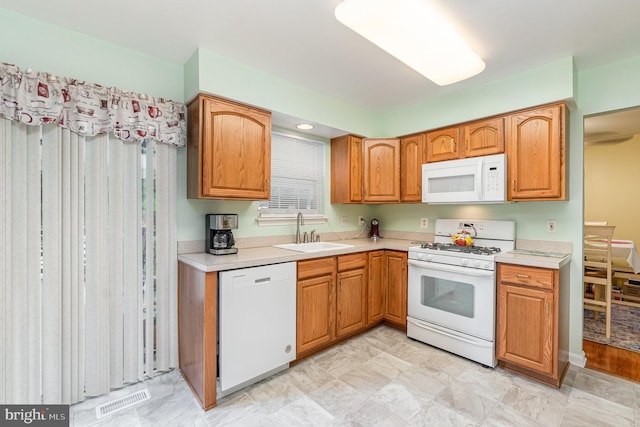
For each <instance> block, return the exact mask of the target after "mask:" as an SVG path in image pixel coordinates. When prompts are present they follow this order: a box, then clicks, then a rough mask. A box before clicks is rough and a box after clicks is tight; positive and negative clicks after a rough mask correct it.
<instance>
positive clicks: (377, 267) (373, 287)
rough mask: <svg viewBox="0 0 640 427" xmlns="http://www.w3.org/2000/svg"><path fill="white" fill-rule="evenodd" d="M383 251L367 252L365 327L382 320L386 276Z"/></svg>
mask: <svg viewBox="0 0 640 427" xmlns="http://www.w3.org/2000/svg"><path fill="white" fill-rule="evenodd" d="M384 261H385V256H384V251H373V252H369V283H367V295H368V297H367V325H371V324H374V323H376V322H379V321H381V320H382V319H383V318H384V302H385V300H384V295H385V293H386V287H385V284H386V280H384V276H385V274H386V268H385V262H384Z"/></svg>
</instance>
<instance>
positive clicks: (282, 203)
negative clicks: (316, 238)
mask: <svg viewBox="0 0 640 427" xmlns="http://www.w3.org/2000/svg"><path fill="white" fill-rule="evenodd" d="M324 165H325V162H324V143H323V142H320V141H313V140H310V139H306V138H300V137H296V136H291V135H286V134H283V133H279V132H272V133H271V199H270V200H267V201H263V202H260V203H259V205H258V209H259V212H260V215H261V216H264V215H278V216H287V215H290V216H293V215H295V214H297V213H298V212H299V211H301V212H302V213H304V214H322V213H324V212H323V209H324Z"/></svg>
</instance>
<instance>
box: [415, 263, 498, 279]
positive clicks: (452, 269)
mask: <svg viewBox="0 0 640 427" xmlns="http://www.w3.org/2000/svg"><path fill="white" fill-rule="evenodd" d="M407 264H409V265H412V266H414V267H418V268H423V269H429V270H435V271H446V272H449V273H458V274H465V275H467V276H476V277H479V276H481V277H494V276H495V271H494V270H482V269H479V268H466V267H458V266H457V265H448V264H437V263H432V262H428V261H418V260H415V259H410V260H408V261H407Z"/></svg>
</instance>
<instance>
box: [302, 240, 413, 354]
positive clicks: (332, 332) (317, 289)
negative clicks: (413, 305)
mask: <svg viewBox="0 0 640 427" xmlns="http://www.w3.org/2000/svg"><path fill="white" fill-rule="evenodd" d="M406 265H407V254H406V252H402V251H389V250H380V251H372V252H368V253H367V252H362V253H357V254H349V255H341V256H337V257H326V258H317V259H312V260H306V261H298V294H297V299H298V311H297V325H296V328H297V355H298V358H301V357H306V356H308V355H309V354H311V353H313V352H316V351H318V350H321V349H323V348H325V347H327V346H329V345H331V344H332V343H334V342H337V341H338V340H340V339H343V338H346V337H349V336H352V335H354V334H357V333H359V332H362V331H364V330H365V329H367V328H370V327H373V326H375V325H377V324H379V323H380V322H382V321H385V322H390V323H391V324H393V325H394V326H396V327H399V328H406V319H407V267H406Z"/></svg>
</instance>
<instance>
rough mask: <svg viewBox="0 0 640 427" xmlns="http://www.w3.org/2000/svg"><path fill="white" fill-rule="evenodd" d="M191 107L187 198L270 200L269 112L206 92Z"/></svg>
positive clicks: (189, 108)
mask: <svg viewBox="0 0 640 427" xmlns="http://www.w3.org/2000/svg"><path fill="white" fill-rule="evenodd" d="M187 108H188V143H187V147H188V148H187V195H188V197H189V198H191V199H235V200H268V199H269V196H270V190H271V183H270V180H271V113H270V112H268V111H264V110H260V109H257V108H253V107H249V106H246V105H242V104H238V103H235V102H231V101H227V100H223V99H220V98H216V97H213V96H209V95H203V94H201V95H198V97H197V98H195V99H194V100H193V101H191V102H190V103H189V105H188V107H187Z"/></svg>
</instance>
